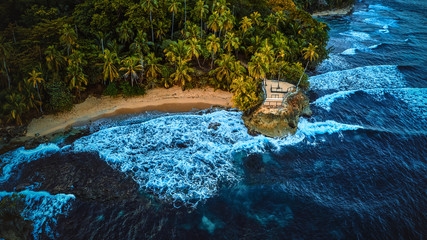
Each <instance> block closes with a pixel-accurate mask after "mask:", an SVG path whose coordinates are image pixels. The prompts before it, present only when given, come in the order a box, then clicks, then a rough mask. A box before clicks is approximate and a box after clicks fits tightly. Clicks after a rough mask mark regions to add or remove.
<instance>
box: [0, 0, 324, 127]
mask: <svg viewBox="0 0 427 240" xmlns="http://www.w3.org/2000/svg"><path fill="white" fill-rule="evenodd" d="M327 30H328V27H327V26H326V25H325V24H323V23H321V22H319V21H317V20H315V19H313V18H312V17H311V15H310V14H309V13H307V12H306V11H304V10H302V9H300V8H299V7H298V5H297V6H296V5H295V4H294V3H293V2H292V1H291V0H270V1H265V0H252V1H247V0H227V1H226V0H141V1H140V0H109V1H105V0H63V1H51V0H45V1H36V0H4V1H2V2H1V3H0V63H1V67H0V100H1V103H2V106H1V108H0V117H1V123H2V124H6V123H14V124H18V125H21V124H24V123H25V122H26V121H28V120H29V119H30V118H31V117H34V116H38V115H40V114H42V113H46V112H57V111H64V110H69V109H70V108H71V107H72V104H73V103H76V102H79V101H82V100H83V99H84V98H85V97H86V96H87V94H88V93H101V92H104V94H107V95H112V96H114V95H118V94H123V95H128V96H132V95H138V94H144V93H145V91H146V90H147V89H150V88H154V87H165V88H169V87H171V86H173V85H178V86H180V87H182V89H183V90H184V89H191V88H194V87H203V86H207V85H209V86H213V87H215V88H217V89H223V90H227V91H232V92H233V93H234V94H235V96H234V98H233V99H235V104H236V105H237V106H238V107H239V108H240V109H242V110H247V109H249V108H251V107H252V106H254V105H256V104H257V103H258V102H259V101H260V98H261V96H260V93H261V92H262V91H261V89H260V87H261V82H262V79H263V78H272V79H277V78H280V79H284V80H285V81H288V82H291V83H294V84H297V82H298V80H299V78H300V77H299V76H305V75H303V74H305V73H304V72H305V69H306V68H307V66H308V68H312V67H314V66H315V65H316V64H318V63H319V62H321V61H322V60H324V59H325V58H327V55H328V49H327V48H326V45H327V41H328V33H327ZM300 87H302V88H307V87H308V82H307V77H306V76H305V77H303V81H302V82H301V84H300Z"/></svg>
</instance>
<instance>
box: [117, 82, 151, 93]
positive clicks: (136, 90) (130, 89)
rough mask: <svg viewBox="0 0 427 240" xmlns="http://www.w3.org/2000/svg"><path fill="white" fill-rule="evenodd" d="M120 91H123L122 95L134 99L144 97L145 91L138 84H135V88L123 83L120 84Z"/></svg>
mask: <svg viewBox="0 0 427 240" xmlns="http://www.w3.org/2000/svg"><path fill="white" fill-rule="evenodd" d="M120 89H121V90H122V94H123V96H125V97H132V96H138V95H144V94H145V89H144V88H143V87H142V86H139V85H138V84H135V85H134V86H133V87H132V86H131V85H130V83H129V82H123V83H121V84H120Z"/></svg>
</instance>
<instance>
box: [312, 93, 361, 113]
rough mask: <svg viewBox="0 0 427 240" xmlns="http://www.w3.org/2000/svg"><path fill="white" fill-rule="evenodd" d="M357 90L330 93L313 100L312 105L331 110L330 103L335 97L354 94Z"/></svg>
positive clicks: (340, 97)
mask: <svg viewBox="0 0 427 240" xmlns="http://www.w3.org/2000/svg"><path fill="white" fill-rule="evenodd" d="M355 92H357V90H350V91H339V92H335V93H332V94H327V95H325V96H322V97H320V98H318V99H316V101H314V102H313V104H314V105H316V106H319V107H322V108H324V109H325V110H327V111H330V110H331V104H332V103H333V102H335V100H337V99H344V98H346V97H347V96H349V95H351V94H354V93H355Z"/></svg>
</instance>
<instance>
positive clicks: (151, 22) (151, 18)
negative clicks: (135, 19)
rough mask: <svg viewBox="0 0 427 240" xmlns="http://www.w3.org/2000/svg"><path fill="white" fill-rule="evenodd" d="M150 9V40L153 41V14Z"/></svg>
mask: <svg viewBox="0 0 427 240" xmlns="http://www.w3.org/2000/svg"><path fill="white" fill-rule="evenodd" d="M151 12H152V11H151V10H150V24H151V41H152V42H153V43H154V29H153V16H152V14H151Z"/></svg>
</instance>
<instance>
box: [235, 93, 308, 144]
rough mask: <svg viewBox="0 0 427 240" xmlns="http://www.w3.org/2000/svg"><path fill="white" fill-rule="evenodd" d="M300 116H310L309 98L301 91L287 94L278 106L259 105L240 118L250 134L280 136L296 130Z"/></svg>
mask: <svg viewBox="0 0 427 240" xmlns="http://www.w3.org/2000/svg"><path fill="white" fill-rule="evenodd" d="M300 116H307V117H309V116H311V110H310V106H309V99H308V97H307V96H306V95H305V94H304V93H302V92H298V93H294V94H291V95H289V96H288V97H287V99H286V101H285V104H284V106H282V107H280V108H270V107H268V106H264V105H261V106H260V107H259V108H258V109H256V110H255V111H253V112H252V113H251V114H248V115H244V116H243V117H242V118H243V121H244V122H245V125H246V127H247V128H248V132H249V133H251V134H263V135H265V136H268V137H282V136H286V135H288V134H294V133H295V132H296V131H297V126H298V121H299V117H300Z"/></svg>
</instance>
